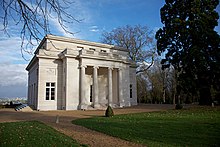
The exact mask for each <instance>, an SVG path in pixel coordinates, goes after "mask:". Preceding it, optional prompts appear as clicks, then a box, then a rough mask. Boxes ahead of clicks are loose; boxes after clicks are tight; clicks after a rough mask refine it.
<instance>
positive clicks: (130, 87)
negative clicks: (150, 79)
mask: <svg viewBox="0 0 220 147" xmlns="http://www.w3.org/2000/svg"><path fill="white" fill-rule="evenodd" d="M130 98H132V84H130Z"/></svg>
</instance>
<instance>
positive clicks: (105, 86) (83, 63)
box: [26, 35, 137, 110]
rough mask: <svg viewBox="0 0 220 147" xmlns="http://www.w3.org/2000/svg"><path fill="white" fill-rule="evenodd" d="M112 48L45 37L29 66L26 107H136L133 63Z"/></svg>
mask: <svg viewBox="0 0 220 147" xmlns="http://www.w3.org/2000/svg"><path fill="white" fill-rule="evenodd" d="M127 54H128V52H127V50H126V49H124V48H121V47H116V46H113V45H107V44H102V43H95V42H89V41H83V40H78V39H73V38H67V37H59V36H54V35H47V36H45V37H44V38H43V40H42V41H41V43H40V45H39V46H38V48H37V49H36V51H35V53H34V57H33V58H32V60H31V61H30V63H29V64H28V66H27V68H26V70H27V71H28V104H29V105H31V106H33V108H34V109H37V110H77V109H102V108H105V107H106V106H108V105H110V106H112V107H124V106H131V105H137V96H136V75H135V74H136V72H135V71H136V69H135V64H134V63H132V62H131V61H129V60H128V58H127Z"/></svg>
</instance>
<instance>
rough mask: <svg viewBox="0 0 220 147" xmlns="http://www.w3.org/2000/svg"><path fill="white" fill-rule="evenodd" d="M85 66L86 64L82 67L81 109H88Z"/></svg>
mask: <svg viewBox="0 0 220 147" xmlns="http://www.w3.org/2000/svg"><path fill="white" fill-rule="evenodd" d="M85 68H86V66H84V65H81V67H80V69H81V70H80V100H81V101H80V109H87V104H86V98H85Z"/></svg>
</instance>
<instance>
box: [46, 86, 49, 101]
mask: <svg viewBox="0 0 220 147" xmlns="http://www.w3.org/2000/svg"><path fill="white" fill-rule="evenodd" d="M49 97H50V88H46V100H49V99H50V98H49Z"/></svg>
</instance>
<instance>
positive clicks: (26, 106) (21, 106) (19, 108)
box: [15, 104, 33, 112]
mask: <svg viewBox="0 0 220 147" xmlns="http://www.w3.org/2000/svg"><path fill="white" fill-rule="evenodd" d="M15 111H22V112H25V111H33V109H31V107H29V106H28V105H27V104H22V105H20V106H17V107H15Z"/></svg>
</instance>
